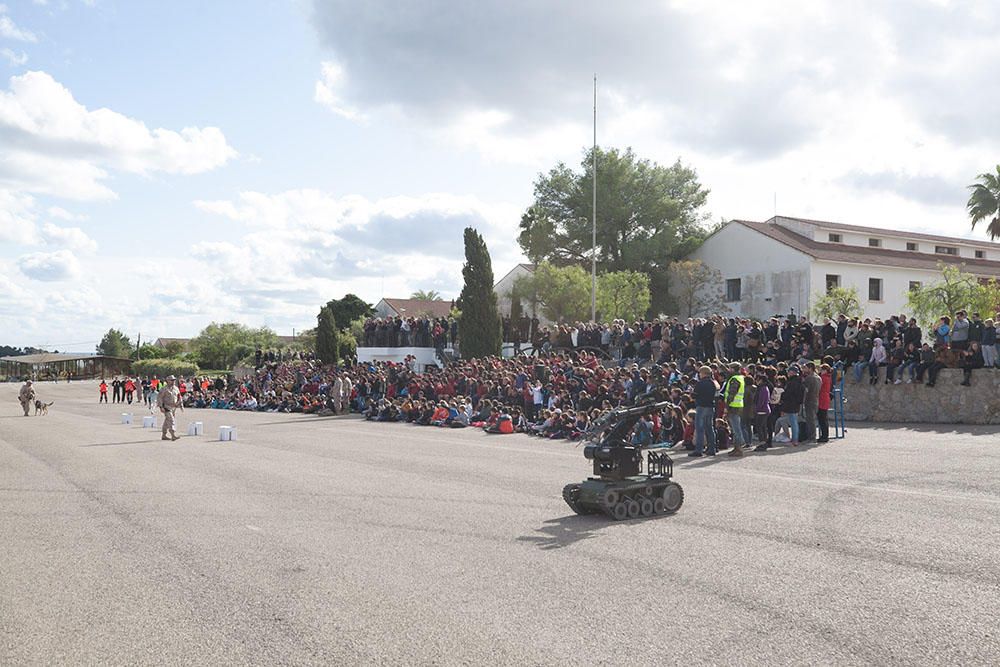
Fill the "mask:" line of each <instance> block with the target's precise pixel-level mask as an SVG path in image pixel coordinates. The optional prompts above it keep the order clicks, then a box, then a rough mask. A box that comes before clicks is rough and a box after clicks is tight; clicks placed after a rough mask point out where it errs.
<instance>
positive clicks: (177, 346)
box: [163, 340, 184, 357]
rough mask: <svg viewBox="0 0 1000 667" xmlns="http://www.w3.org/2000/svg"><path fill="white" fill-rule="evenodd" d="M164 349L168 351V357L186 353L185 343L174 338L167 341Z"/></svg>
mask: <svg viewBox="0 0 1000 667" xmlns="http://www.w3.org/2000/svg"><path fill="white" fill-rule="evenodd" d="M163 349H164V350H166V351H167V356H168V357H176V356H179V355H181V354H184V343H182V342H180V341H179V340H172V341H170V342H169V343H167V344H166V345H165V346H164V348H163Z"/></svg>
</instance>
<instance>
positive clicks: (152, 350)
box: [137, 343, 171, 359]
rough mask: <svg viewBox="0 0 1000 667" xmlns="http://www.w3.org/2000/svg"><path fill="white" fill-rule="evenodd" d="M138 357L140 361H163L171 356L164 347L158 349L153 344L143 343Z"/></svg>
mask: <svg viewBox="0 0 1000 667" xmlns="http://www.w3.org/2000/svg"><path fill="white" fill-rule="evenodd" d="M137 356H138V357H139V359H162V358H163V357H169V356H171V355H169V354H168V353H167V351H166V350H164V349H163V348H162V347H158V346H156V345H153V344H152V343H143V344H142V346H141V347H140V348H139V350H138V352H137Z"/></svg>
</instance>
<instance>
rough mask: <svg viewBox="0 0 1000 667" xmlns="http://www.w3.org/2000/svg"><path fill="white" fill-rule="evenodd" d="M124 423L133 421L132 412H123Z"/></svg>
mask: <svg viewBox="0 0 1000 667" xmlns="http://www.w3.org/2000/svg"><path fill="white" fill-rule="evenodd" d="M122 423H123V424H131V423H132V414H131V413H128V412H123V413H122Z"/></svg>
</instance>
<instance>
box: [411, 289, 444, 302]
mask: <svg viewBox="0 0 1000 667" xmlns="http://www.w3.org/2000/svg"><path fill="white" fill-rule="evenodd" d="M410 298H411V299H416V300H417V301H444V299H442V298H441V294H440V292H435V291H434V290H427V291H426V292H425V291H424V290H422V289H418V290H417V291H416V292H414V293H413V294H411V295H410Z"/></svg>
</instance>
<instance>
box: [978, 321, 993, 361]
mask: <svg viewBox="0 0 1000 667" xmlns="http://www.w3.org/2000/svg"><path fill="white" fill-rule="evenodd" d="M980 347H981V348H982V351H983V364H984V365H985V366H986V368H993V367H994V366H996V365H997V330H996V326H995V324H994V322H993V320H986V322H984V323H983V339H982V343H980Z"/></svg>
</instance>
